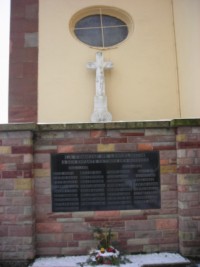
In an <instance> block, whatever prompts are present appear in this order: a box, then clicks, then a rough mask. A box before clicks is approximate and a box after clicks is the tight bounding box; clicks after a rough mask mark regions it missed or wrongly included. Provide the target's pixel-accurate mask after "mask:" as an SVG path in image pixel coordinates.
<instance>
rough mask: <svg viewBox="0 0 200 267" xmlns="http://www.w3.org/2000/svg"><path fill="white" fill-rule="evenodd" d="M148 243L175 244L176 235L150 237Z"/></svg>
mask: <svg viewBox="0 0 200 267" xmlns="http://www.w3.org/2000/svg"><path fill="white" fill-rule="evenodd" d="M149 243H150V244H154V245H155V244H176V243H178V235H174V236H173V237H165V238H150V239H149Z"/></svg>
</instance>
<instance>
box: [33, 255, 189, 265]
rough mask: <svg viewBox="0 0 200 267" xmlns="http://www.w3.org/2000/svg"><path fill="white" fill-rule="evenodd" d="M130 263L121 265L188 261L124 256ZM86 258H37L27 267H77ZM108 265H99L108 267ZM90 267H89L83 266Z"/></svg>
mask: <svg viewBox="0 0 200 267" xmlns="http://www.w3.org/2000/svg"><path fill="white" fill-rule="evenodd" d="M126 257H127V258H128V259H129V260H130V261H131V263H127V264H121V266H123V267H141V266H143V265H144V264H163V263H168V264H170V263H189V262H190V261H189V260H188V259H186V258H184V257H182V256H181V255H180V254H177V253H152V254H145V255H143V254H138V255H126ZM87 259H88V256H67V257H46V258H38V259H36V260H35V262H34V263H33V264H31V265H29V267H77V266H79V265H78V263H80V262H85V261H86V260H87ZM109 266H110V265H101V267H109ZM85 267H91V266H85Z"/></svg>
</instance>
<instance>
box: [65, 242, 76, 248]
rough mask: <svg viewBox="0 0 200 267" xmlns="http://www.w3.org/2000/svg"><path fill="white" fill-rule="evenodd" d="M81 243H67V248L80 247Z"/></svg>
mask: <svg viewBox="0 0 200 267" xmlns="http://www.w3.org/2000/svg"><path fill="white" fill-rule="evenodd" d="M78 246H79V243H78V242H77V241H69V242H67V247H70V248H71V247H78Z"/></svg>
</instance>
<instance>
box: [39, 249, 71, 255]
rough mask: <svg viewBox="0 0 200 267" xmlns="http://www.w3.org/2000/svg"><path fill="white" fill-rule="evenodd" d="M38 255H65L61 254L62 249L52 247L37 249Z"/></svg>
mask: <svg viewBox="0 0 200 267" xmlns="http://www.w3.org/2000/svg"><path fill="white" fill-rule="evenodd" d="M37 254H38V255H40V256H48V255H49V256H52V255H63V254H62V253H61V248H60V247H50V248H46V247H42V248H37ZM72 255H73V254H72Z"/></svg>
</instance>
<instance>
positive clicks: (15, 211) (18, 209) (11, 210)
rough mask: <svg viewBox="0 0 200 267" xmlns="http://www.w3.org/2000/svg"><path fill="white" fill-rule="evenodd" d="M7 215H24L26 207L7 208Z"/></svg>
mask: <svg viewBox="0 0 200 267" xmlns="http://www.w3.org/2000/svg"><path fill="white" fill-rule="evenodd" d="M5 210H6V213H7V214H18V215H19V214H24V207H22V206H10V207H6V208H5Z"/></svg>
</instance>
